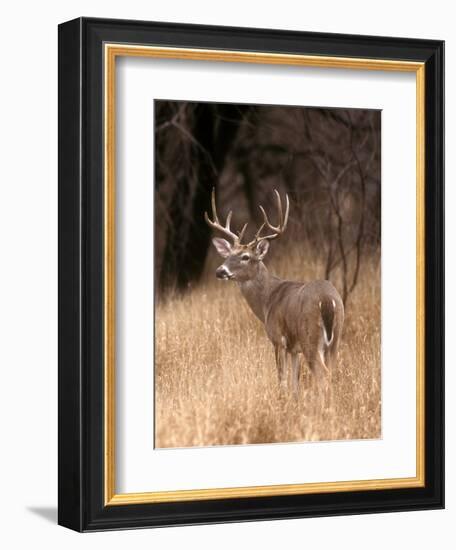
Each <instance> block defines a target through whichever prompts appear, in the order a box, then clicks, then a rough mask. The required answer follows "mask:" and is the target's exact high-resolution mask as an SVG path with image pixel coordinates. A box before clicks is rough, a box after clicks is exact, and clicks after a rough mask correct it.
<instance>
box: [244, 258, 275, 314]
mask: <svg viewBox="0 0 456 550" xmlns="http://www.w3.org/2000/svg"><path fill="white" fill-rule="evenodd" d="M277 282H278V279H277V277H274V276H273V275H271V274H270V273H269V271H268V269H267V267H266V266H265V265H264V263H263V262H259V265H258V274H257V276H256V277H255V278H254V279H250V280H249V281H243V282H240V283H238V284H239V288H240V290H241V293H242V295H243V296H244V298H245V300H246V302H247V303H248V305H249V306H250V309H251V310H252V311H253V313H254V314H255V315H256V316H257V317H258V319H259V320H260V321H261V322H262V323H264V318H265V311H264V307H265V304H266V302H267V299H268V297H269V294H270V293H271V290H272V289H273V288H274V286H275V284H276V283H277Z"/></svg>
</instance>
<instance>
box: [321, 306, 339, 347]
mask: <svg viewBox="0 0 456 550" xmlns="http://www.w3.org/2000/svg"><path fill="white" fill-rule="evenodd" d="M319 306H320V313H321V319H322V321H323V327H322V328H323V338H324V340H325V344H326V345H327V346H330V345H331V344H332V341H333V339H334V314H335V311H336V301H335V300H334V299H332V298H329V297H326V298H323V300H320V302H319Z"/></svg>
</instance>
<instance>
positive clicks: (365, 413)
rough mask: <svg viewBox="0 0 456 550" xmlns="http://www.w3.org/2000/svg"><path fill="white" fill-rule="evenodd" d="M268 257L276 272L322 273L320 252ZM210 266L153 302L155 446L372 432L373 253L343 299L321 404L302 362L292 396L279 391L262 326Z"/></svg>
mask: <svg viewBox="0 0 456 550" xmlns="http://www.w3.org/2000/svg"><path fill="white" fill-rule="evenodd" d="M267 260H268V258H267V259H266V265H267V266H268V268H269V269H270V270H271V272H272V273H274V274H276V275H279V276H281V277H286V278H289V279H295V280H301V281H306V280H311V279H315V278H319V277H321V271H322V269H321V263H320V262H319V259H318V258H314V260H313V261H309V257H308V256H305V257H304V256H303V252H301V253H300V252H299V251H298V250H290V251H289V252H288V253H287V254H286V255H284V257H282V258H280V257H279V256H275V257H273V258H272V260H271V261H267ZM214 261H215V260H214ZM219 263H221V262H219ZM215 265H218V264H214V263H213V261H212V262H209V265H208V266H207V269H206V275H205V277H204V279H203V282H201V283H200V284H199V285H198V286H197V287H195V288H193V289H191V290H189V291H188V292H187V293H185V294H182V295H179V296H178V295H175V294H174V295H173V294H172V293H169V294H168V295H167V296H166V297H161V298H160V299H159V300H158V301H157V304H156V334H155V339H156V340H155V343H156V352H155V353H156V361H155V446H156V447H158V448H163V447H191V446H208V445H237V444H253V443H278V442H282V443H283V442H291V441H318V440H341V439H365V438H378V437H380V436H381V385H380V370H381V367H380V364H381V363H380V262H379V261H378V259H369V260H366V261H365V262H364V263H363V264H362V268H361V273H360V280H359V282H358V285H357V287H356V288H355V290H354V292H353V294H352V295H351V296H350V298H349V303H348V306H347V309H346V320H345V325H344V332H343V337H342V342H341V346H340V352H339V361H338V364H337V366H336V368H335V369H334V371H333V377H332V400H331V403H330V405H329V406H328V403H327V402H326V401H325V399H324V398H323V397H322V395H321V394H319V393H318V392H317V391H316V389H315V387H314V386H312V385H311V384H310V374H309V373H308V371H307V366H306V365H305V364H304V365H303V367H302V370H301V384H300V393H299V396H298V399H297V400H296V399H294V398H293V397H292V396H291V394H290V395H289V396H288V395H284V394H283V392H282V393H281V392H280V391H279V388H278V383H277V373H276V367H275V361H274V353H273V348H272V345H271V343H270V342H269V340H268V338H267V336H266V333H265V331H264V328H263V325H262V324H261V323H260V322H259V321H258V320H257V319H256V317H254V315H253V313H251V311H250V310H249V308H248V306H247V304H246V303H244V301H243V299H242V296H241V295H240V292H239V290H238V288H237V286H236V284H235V283H233V282H226V281H219V280H216V278H215V275H214V268H215ZM335 284H336V286H338V284H337V281H335Z"/></svg>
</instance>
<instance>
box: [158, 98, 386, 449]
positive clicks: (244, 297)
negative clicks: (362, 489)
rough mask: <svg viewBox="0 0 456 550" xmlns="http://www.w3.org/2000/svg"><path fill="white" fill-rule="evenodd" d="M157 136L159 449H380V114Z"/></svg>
mask: <svg viewBox="0 0 456 550" xmlns="http://www.w3.org/2000/svg"><path fill="white" fill-rule="evenodd" d="M154 124H155V236H154V239H155V247H154V258H155V336H154V337H155V366H154V368H155V372H154V380H155V388H154V392H155V393H154V394H155V433H154V445H155V447H156V448H183V447H201V446H208V447H210V446H215V445H247V444H266V443H288V442H309V441H336V440H351V439H356V440H359V439H376V438H379V437H381V261H380V260H381V111H379V110H372V109H343V108H327V107H321V108H320V107H318V108H317V107H305V106H279V105H246V104H225V103H207V102H190V101H172V100H156V101H155V121H154Z"/></svg>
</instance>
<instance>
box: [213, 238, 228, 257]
mask: <svg viewBox="0 0 456 550" xmlns="http://www.w3.org/2000/svg"><path fill="white" fill-rule="evenodd" d="M212 243H213V244H214V246H215V248H216V250H217V252H218V253H219V254H220V256H222V258H228V256H229V255H230V254H231V244H230V243H229V242H228V241H226V240H225V239H220V238H218V237H216V238H215V239H212Z"/></svg>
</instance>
